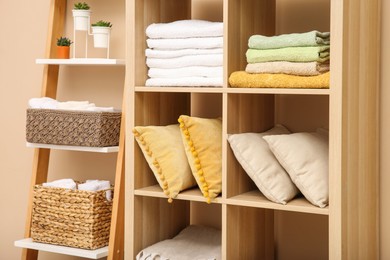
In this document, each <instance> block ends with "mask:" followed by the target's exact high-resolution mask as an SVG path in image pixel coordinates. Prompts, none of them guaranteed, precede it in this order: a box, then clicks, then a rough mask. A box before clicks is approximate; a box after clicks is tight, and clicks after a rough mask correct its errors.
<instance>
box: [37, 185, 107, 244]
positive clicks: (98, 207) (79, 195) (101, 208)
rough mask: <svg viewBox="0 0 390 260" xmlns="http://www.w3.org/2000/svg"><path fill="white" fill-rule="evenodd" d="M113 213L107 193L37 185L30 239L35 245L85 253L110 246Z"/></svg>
mask: <svg viewBox="0 0 390 260" xmlns="http://www.w3.org/2000/svg"><path fill="white" fill-rule="evenodd" d="M111 210H112V201H108V200H107V199H106V191H82V190H70V189H62V188H51V187H43V186H42V185H35V186H34V197H33V208H32V223H31V237H32V239H33V241H34V242H40V243H48V244H56V245H62V246H69V247H77V248H83V249H97V248H100V247H104V246H107V245H108V241H109V236H110V223H111Z"/></svg>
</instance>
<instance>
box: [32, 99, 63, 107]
mask: <svg viewBox="0 0 390 260" xmlns="http://www.w3.org/2000/svg"><path fill="white" fill-rule="evenodd" d="M57 104H58V101H57V100H55V99H52V98H49V97H41V98H30V99H29V101H28V106H29V107H30V108H42V109H57Z"/></svg>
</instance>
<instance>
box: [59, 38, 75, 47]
mask: <svg viewBox="0 0 390 260" xmlns="http://www.w3.org/2000/svg"><path fill="white" fill-rule="evenodd" d="M72 43H73V42H72V41H71V40H70V39H69V38H68V37H60V38H57V46H70V45H71V44H72Z"/></svg>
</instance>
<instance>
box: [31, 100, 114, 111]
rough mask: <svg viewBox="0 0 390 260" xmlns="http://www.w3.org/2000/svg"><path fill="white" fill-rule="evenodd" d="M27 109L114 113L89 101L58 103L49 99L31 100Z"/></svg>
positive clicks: (111, 108)
mask: <svg viewBox="0 0 390 260" xmlns="http://www.w3.org/2000/svg"><path fill="white" fill-rule="evenodd" d="M28 107H29V108H35V109H58V110H77V111H93V112H114V108H113V107H97V106H96V105H95V104H94V103H90V102H89V101H65V102H60V101H57V100H55V99H52V98H49V97H41V98H31V99H30V100H29V101H28Z"/></svg>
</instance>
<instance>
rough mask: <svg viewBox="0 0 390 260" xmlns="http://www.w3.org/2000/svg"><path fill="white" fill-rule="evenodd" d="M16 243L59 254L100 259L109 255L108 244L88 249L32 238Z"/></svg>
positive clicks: (16, 243) (24, 246) (18, 245)
mask: <svg viewBox="0 0 390 260" xmlns="http://www.w3.org/2000/svg"><path fill="white" fill-rule="evenodd" d="M14 245H15V246H16V247H22V248H28V249H34V250H40V251H46V252H51V253H57V254H64V255H72V256H78V257H85V258H90V259H99V258H102V257H105V256H107V255H108V246H106V247H102V248H98V249H95V250H88V249H80V248H73V247H66V246H57V245H51V244H43V243H37V242H33V241H32V238H25V239H20V240H17V241H15V242H14Z"/></svg>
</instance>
